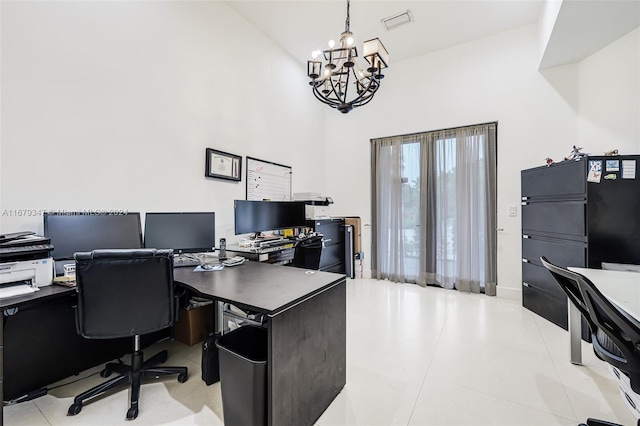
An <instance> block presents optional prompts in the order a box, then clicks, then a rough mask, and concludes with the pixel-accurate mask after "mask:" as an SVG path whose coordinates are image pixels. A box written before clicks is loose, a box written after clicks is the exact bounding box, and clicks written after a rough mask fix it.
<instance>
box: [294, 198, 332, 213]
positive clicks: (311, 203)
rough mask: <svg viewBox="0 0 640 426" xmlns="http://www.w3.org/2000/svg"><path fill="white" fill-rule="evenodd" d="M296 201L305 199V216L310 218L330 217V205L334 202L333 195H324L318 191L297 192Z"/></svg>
mask: <svg viewBox="0 0 640 426" xmlns="http://www.w3.org/2000/svg"><path fill="white" fill-rule="evenodd" d="M293 200H294V201H304V203H305V204H306V205H305V206H304V207H305V218H306V219H310V220H317V219H329V218H330V217H331V216H330V215H329V206H330V205H331V204H333V200H332V199H331V197H324V196H322V195H321V194H318V193H316V192H297V193H295V194H293Z"/></svg>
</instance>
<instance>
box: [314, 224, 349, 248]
mask: <svg viewBox="0 0 640 426" xmlns="http://www.w3.org/2000/svg"><path fill="white" fill-rule="evenodd" d="M312 224H313V229H314V230H315V231H316V232H319V233H321V234H322V235H323V237H324V238H323V239H322V240H323V241H324V243H325V247H326V246H328V245H333V244H342V243H344V219H325V220H315V221H312ZM307 226H308V225H307Z"/></svg>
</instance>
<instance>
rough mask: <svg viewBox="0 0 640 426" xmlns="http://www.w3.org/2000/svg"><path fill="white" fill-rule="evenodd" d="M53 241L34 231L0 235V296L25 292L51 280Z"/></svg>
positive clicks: (49, 282) (31, 290) (47, 283)
mask: <svg viewBox="0 0 640 426" xmlns="http://www.w3.org/2000/svg"><path fill="white" fill-rule="evenodd" d="M51 250H53V245H52V244H51V240H49V239H48V238H45V237H41V236H38V235H35V233H34V232H15V233H12V234H4V235H0V297H10V296H14V295H19V294H27V293H29V292H33V291H35V290H36V289H37V288H38V287H44V286H47V285H50V284H51V283H52V282H53V258H51V255H50V253H51Z"/></svg>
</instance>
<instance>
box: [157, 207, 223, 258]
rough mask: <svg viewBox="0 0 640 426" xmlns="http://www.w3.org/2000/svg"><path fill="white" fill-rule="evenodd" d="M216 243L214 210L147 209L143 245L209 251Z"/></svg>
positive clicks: (176, 249)
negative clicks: (168, 211) (187, 211)
mask: <svg viewBox="0 0 640 426" xmlns="http://www.w3.org/2000/svg"><path fill="white" fill-rule="evenodd" d="M215 245H216V219H215V213H214V212H204V213H147V214H146V215H145V219H144V246H145V247H148V248H158V249H160V248H170V249H173V250H174V251H175V252H176V253H200V252H206V251H212V250H213V249H214V247H215Z"/></svg>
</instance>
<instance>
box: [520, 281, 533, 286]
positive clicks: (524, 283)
mask: <svg viewBox="0 0 640 426" xmlns="http://www.w3.org/2000/svg"><path fill="white" fill-rule="evenodd" d="M522 286H523V287H531V286H530V285H529V283H526V282H524V281H522Z"/></svg>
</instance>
